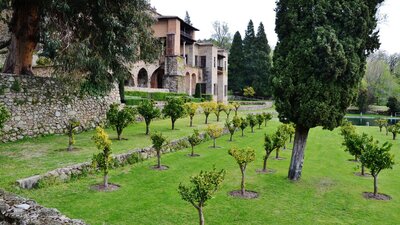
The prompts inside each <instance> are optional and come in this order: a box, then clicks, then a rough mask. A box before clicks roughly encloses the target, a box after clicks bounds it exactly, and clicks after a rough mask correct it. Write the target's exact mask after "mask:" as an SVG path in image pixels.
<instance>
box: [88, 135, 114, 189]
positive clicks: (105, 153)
mask: <svg viewBox="0 0 400 225" xmlns="http://www.w3.org/2000/svg"><path fill="white" fill-rule="evenodd" d="M92 140H93V141H94V142H95V144H96V147H97V149H98V150H100V151H102V152H100V153H99V154H97V155H93V159H92V167H93V168H94V169H99V170H102V171H103V175H104V182H103V185H104V188H106V189H107V188H108V172H109V169H110V167H111V165H112V157H111V140H110V139H109V138H108V134H107V133H106V132H105V131H104V129H103V128H101V127H97V128H96V134H95V135H94V136H93V137H92Z"/></svg>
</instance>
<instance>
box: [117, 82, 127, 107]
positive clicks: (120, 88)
mask: <svg viewBox="0 0 400 225" xmlns="http://www.w3.org/2000/svg"><path fill="white" fill-rule="evenodd" d="M118 91H119V96H120V100H121V103H125V81H124V79H119V81H118Z"/></svg>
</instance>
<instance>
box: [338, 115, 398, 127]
mask: <svg viewBox="0 0 400 225" xmlns="http://www.w3.org/2000/svg"><path fill="white" fill-rule="evenodd" d="M345 118H346V119H347V120H348V121H350V122H351V123H352V124H353V125H356V126H378V124H377V123H376V122H375V120H377V119H378V118H376V117H367V116H362V117H361V116H357V117H356V116H345ZM386 119H387V120H388V123H389V124H395V123H397V122H398V121H399V120H400V118H395V117H390V118H386Z"/></svg>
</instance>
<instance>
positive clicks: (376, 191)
mask: <svg viewBox="0 0 400 225" xmlns="http://www.w3.org/2000/svg"><path fill="white" fill-rule="evenodd" d="M373 177H374V196H376V195H377V194H378V176H377V175H373Z"/></svg>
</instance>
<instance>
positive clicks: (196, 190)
mask: <svg viewBox="0 0 400 225" xmlns="http://www.w3.org/2000/svg"><path fill="white" fill-rule="evenodd" d="M224 177H225V171H224V170H221V171H216V170H215V168H214V169H213V170H212V171H209V172H208V171H201V172H200V174H199V175H197V176H192V177H191V178H190V183H191V185H190V186H185V185H183V184H182V183H181V184H179V187H178V193H179V194H180V195H181V197H182V199H183V200H184V201H187V202H189V203H191V204H192V205H193V206H194V207H195V208H196V209H197V211H198V213H199V219H200V225H204V214H203V207H204V206H205V205H206V202H207V201H208V200H209V199H211V198H212V195H213V194H214V193H215V192H216V191H217V190H218V188H219V187H220V186H221V183H222V181H223V180H224Z"/></svg>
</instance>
